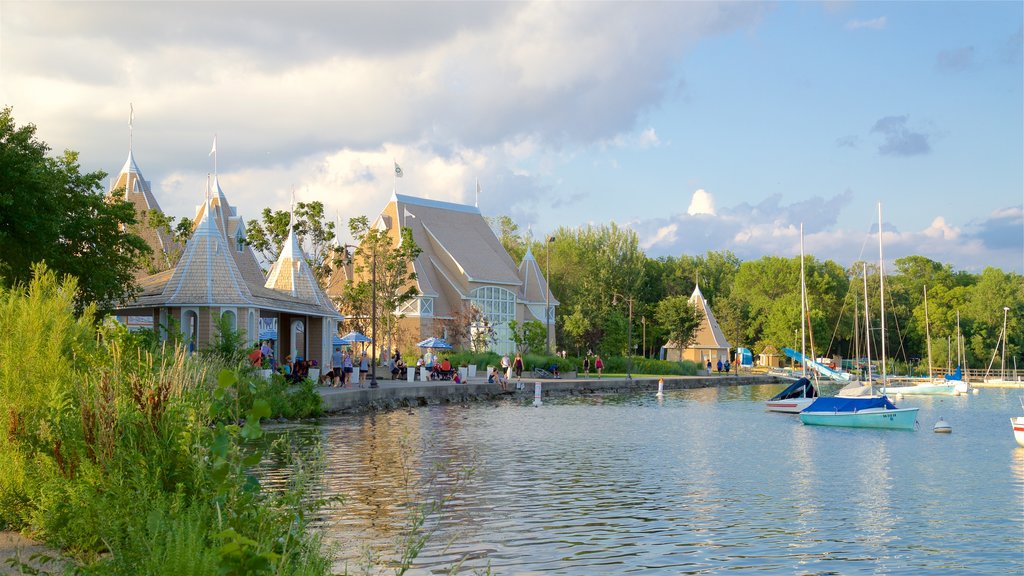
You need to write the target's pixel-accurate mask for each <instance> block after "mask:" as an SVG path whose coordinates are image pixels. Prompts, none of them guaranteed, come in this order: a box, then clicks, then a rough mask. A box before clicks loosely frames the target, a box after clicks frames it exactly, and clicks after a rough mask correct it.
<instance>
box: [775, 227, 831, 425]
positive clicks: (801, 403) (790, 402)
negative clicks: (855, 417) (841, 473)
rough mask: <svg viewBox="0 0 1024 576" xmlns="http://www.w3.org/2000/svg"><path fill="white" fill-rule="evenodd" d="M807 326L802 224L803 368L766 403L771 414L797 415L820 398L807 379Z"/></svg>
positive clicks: (785, 349) (801, 335)
mask: <svg viewBox="0 0 1024 576" xmlns="http://www.w3.org/2000/svg"><path fill="white" fill-rule="evenodd" d="M806 324H807V284H806V283H805V282H804V225H803V223H800V350H801V352H800V353H799V360H800V366H801V368H802V372H801V378H800V379H799V380H797V381H796V382H794V383H793V384H791V385H790V386H788V387H787V388H786V389H785V390H783V391H782V392H779V393H778V394H776V395H775V396H773V397H772V398H771V399H770V400H768V401H767V402H765V403H764V404H765V409H766V410H768V411H769V412H785V413H788V414H797V413H799V412H801V411H803V410H804V409H805V408H807V407H808V406H810V405H811V403H812V402H814V399H815V398H817V397H818V389H817V388H815V386H814V384H812V383H811V381H810V379H808V378H807V362H806V360H807V359H806V358H805V357H804V354H803V350H804V349H805V348H806V346H807V334H806V332H804V327H805V326H806ZM782 351H783V352H784V353H785V354H786V355H787V356H789V357H791V358H794V359H796V357H797V355H798V354H797V353H796V352H794V351H792V350H790V349H789V348H783V349H782Z"/></svg>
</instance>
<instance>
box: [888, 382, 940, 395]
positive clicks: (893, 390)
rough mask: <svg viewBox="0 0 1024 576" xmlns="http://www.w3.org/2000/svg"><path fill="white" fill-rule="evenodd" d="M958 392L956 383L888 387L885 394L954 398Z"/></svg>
mask: <svg viewBox="0 0 1024 576" xmlns="http://www.w3.org/2000/svg"><path fill="white" fill-rule="evenodd" d="M956 392H957V389H956V383H955V382H950V383H949V384H917V385H914V386H890V387H886V388H885V390H884V391H883V394H903V395H904V396H914V395H919V396H952V395H953V394H954V393H956Z"/></svg>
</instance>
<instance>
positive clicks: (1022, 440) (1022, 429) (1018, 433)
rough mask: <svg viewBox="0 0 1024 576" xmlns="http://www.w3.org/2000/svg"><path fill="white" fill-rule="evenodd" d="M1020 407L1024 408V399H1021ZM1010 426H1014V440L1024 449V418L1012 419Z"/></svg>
mask: <svg viewBox="0 0 1024 576" xmlns="http://www.w3.org/2000/svg"><path fill="white" fill-rule="evenodd" d="M1020 407H1021V408H1024V399H1021V401H1020ZM1010 425H1011V426H1013V439H1014V440H1016V441H1017V446H1020V447H1021V448H1024V416H1017V417H1016V418H1010Z"/></svg>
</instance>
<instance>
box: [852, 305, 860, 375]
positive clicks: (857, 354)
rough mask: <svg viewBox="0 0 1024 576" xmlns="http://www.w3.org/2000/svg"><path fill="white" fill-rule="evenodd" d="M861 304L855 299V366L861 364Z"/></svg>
mask: <svg viewBox="0 0 1024 576" xmlns="http://www.w3.org/2000/svg"><path fill="white" fill-rule="evenodd" d="M858 316H860V304H858V303H857V298H856V297H855V298H854V299H853V357H854V359H855V364H854V366H856V365H857V364H859V363H860V325H859V324H860V318H858Z"/></svg>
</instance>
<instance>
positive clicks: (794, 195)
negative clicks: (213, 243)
mask: <svg viewBox="0 0 1024 576" xmlns="http://www.w3.org/2000/svg"><path fill="white" fill-rule="evenodd" d="M1022 85H1024V3H1021V2H963V3H958V2H906V3H901V2H870V3H856V2H828V3H810V2H782V3H757V2H735V3H715V2H630V3H620V2H515V3H500V2H440V3H435V2H306V3H302V2H289V3H276V2H186V1H181V2H66V3H46V2H11V1H8V0H0V105H2V106H10V107H12V108H13V114H14V118H15V121H16V122H17V123H18V124H19V125H21V124H26V123H32V124H35V125H36V126H37V128H38V136H39V137H40V138H41V139H42V140H44V141H46V142H47V143H48V144H49V145H50V146H51V147H52V148H53V149H54V150H55V151H57V152H59V151H62V150H65V149H71V150H77V151H78V152H79V153H80V162H81V165H82V167H83V168H84V169H85V170H88V171H93V170H103V171H105V172H107V173H110V174H116V172H118V171H119V170H120V168H121V166H122V165H123V164H124V161H125V158H126V157H127V155H128V149H129V138H130V133H129V132H130V131H129V120H130V118H131V142H132V148H133V150H134V152H133V153H134V156H135V160H136V162H137V164H138V166H139V168H140V169H141V171H142V173H143V175H144V177H145V178H146V179H147V180H150V181H151V182H152V187H153V192H154V194H155V195H156V197H157V199H158V201H159V202H160V204H161V207H162V208H163V210H164V211H165V212H166V213H167V214H169V215H171V216H176V217H182V216H189V217H191V216H193V215H194V211H195V207H196V206H197V205H198V204H200V203H201V202H202V201H203V198H204V197H205V186H206V184H205V183H206V180H207V175H208V174H209V173H211V172H213V171H214V169H215V168H214V159H213V157H211V155H210V150H211V147H212V144H213V141H214V137H216V141H217V146H216V147H217V155H216V158H217V162H216V163H217V166H216V170H217V173H218V178H219V181H220V183H221V186H222V188H223V190H224V192H225V194H226V195H227V197H228V200H229V201H230V202H231V203H232V204H233V205H235V206H237V207H238V210H239V213H240V215H241V216H243V217H244V218H245V219H246V220H250V221H251V220H253V219H256V218H258V217H259V214H260V212H261V210H262V209H263V208H264V207H271V208H274V209H287V208H288V206H289V203H290V199H291V197H292V194H293V193H294V195H295V198H296V200H297V201H300V202H309V201H313V200H319V201H321V202H323V203H324V205H325V207H326V210H327V213H328V214H330V215H332V217H334V216H336V215H340V218H341V219H342V220H343V221H347V219H348V218H350V217H352V216H358V215H368V216H371V217H373V216H375V215H376V214H378V213H379V212H380V210H381V209H382V208H383V206H384V205H385V203H386V202H387V201H388V199H389V198H390V196H391V195H392V193H393V192H394V191H395V190H396V189H397V191H398V193H400V194H409V195H413V196H419V197H424V198H430V199H435V200H444V201H450V202H458V203H463V204H474V203H476V202H477V193H476V192H477V184H476V183H477V182H478V181H479V190H480V192H479V201H478V205H479V208H480V210H481V212H482V213H483V214H484V215H485V216H500V215H508V216H511V217H512V218H513V219H514V220H515V221H516V222H517V223H518V224H519V226H520V227H521V228H522V229H523V230H524V231H526V230H529V231H530V233H532V234H533V235H534V236H535V237H537V238H541V237H543V236H544V235H547V234H550V233H552V232H554V231H555V230H556V229H558V228H560V227H569V228H576V227H580V226H587V225H602V224H607V223H609V222H612V221H614V222H616V223H618V224H620V225H624V226H628V227H629V228H631V229H633V230H635V231H636V233H637V235H638V237H639V241H640V245H641V247H642V248H643V249H644V250H645V251H646V253H647V254H648V256H651V257H659V256H680V255H684V254H686V255H701V254H705V253H706V252H708V251H722V250H730V251H732V252H733V253H735V254H736V255H737V256H739V257H740V258H741V259H744V260H750V259H757V258H760V257H762V256H764V255H775V256H784V257H790V256H795V255H796V254H798V253H799V245H800V233H799V230H800V226H801V224H802V225H803V228H804V245H805V250H806V252H807V253H808V254H812V255H814V256H815V257H817V258H819V259H831V260H834V261H836V262H838V263H839V264H841V265H844V266H849V265H851V264H852V263H853V262H855V261H857V260H868V261H877V259H878V239H877V236H876V235H875V234H876V231H877V227H878V212H879V208H878V205H879V203H880V204H881V207H882V208H881V211H882V220H883V226H882V227H883V230H884V234H883V238H884V250H885V259H886V262H888V263H891V262H892V260H894V259H896V258H899V257H902V256H907V255H922V256H926V257H928V258H931V259H933V260H936V261H938V262H941V263H944V264H949V265H951V266H952V267H953V268H954V269H956V270H966V271H970V272H980V271H981V270H983V269H984V268H985V267H988V266H995V267H998V268H1001V269H1003V270H1005V271H1013V272H1017V273H1024V114H1022V110H1024V95H1022ZM130 110H131V111H132V112H130ZM396 162H397V163H398V164H399V165H400V166H401V168H402V171H403V177H402V178H401V179H396V178H395V177H394V164H395V163H396Z"/></svg>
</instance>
